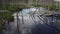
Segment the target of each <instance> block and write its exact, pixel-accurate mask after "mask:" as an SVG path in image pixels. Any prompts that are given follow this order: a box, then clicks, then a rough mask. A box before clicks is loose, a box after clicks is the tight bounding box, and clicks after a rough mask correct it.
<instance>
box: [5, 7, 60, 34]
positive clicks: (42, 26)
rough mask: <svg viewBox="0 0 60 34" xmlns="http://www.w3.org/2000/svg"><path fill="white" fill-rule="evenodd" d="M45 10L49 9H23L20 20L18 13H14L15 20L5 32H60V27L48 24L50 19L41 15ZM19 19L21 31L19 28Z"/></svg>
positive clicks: (42, 33) (41, 33)
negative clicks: (59, 28)
mask: <svg viewBox="0 0 60 34" xmlns="http://www.w3.org/2000/svg"><path fill="white" fill-rule="evenodd" d="M35 11H36V12H35ZM44 11H47V10H45V9H44V8H40V9H38V8H29V9H23V10H22V12H19V13H18V20H17V13H14V14H13V16H14V22H11V23H10V25H9V26H7V28H8V30H7V31H5V32H4V34H20V33H21V34H60V31H59V30H58V29H56V28H54V27H51V26H50V25H47V24H46V23H48V20H47V19H46V17H45V16H40V15H41V14H43V13H44ZM34 12H35V13H34ZM33 13H34V15H33ZM17 21H18V29H19V32H18V30H17Z"/></svg>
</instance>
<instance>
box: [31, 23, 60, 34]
mask: <svg viewBox="0 0 60 34" xmlns="http://www.w3.org/2000/svg"><path fill="white" fill-rule="evenodd" d="M31 32H32V34H60V32H58V31H56V30H55V29H54V28H51V27H49V26H47V25H45V24H36V25H34V26H33V27H32V31H31Z"/></svg>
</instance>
